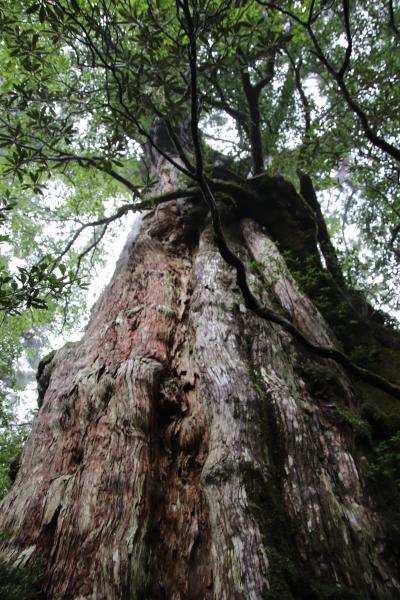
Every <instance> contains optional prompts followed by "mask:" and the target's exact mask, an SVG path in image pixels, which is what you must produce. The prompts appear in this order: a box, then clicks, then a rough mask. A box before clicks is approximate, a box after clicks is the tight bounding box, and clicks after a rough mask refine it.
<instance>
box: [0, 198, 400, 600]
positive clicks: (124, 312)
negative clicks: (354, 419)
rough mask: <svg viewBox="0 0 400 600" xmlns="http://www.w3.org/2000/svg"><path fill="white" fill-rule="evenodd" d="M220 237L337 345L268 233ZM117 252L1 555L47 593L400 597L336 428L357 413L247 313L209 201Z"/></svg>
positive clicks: (56, 371)
mask: <svg viewBox="0 0 400 600" xmlns="http://www.w3.org/2000/svg"><path fill="white" fill-rule="evenodd" d="M225 228H226V232H227V237H228V239H229V243H230V244H231V246H232V248H234V249H235V251H236V252H237V253H238V254H239V255H240V256H241V258H242V260H244V261H246V262H247V263H248V264H249V265H250V266H251V264H252V263H253V264H254V261H257V263H256V264H257V273H255V274H253V275H251V282H252V286H253V290H254V292H255V293H256V294H258V295H260V296H261V297H262V298H263V300H264V302H266V303H271V304H273V305H274V306H275V307H277V308H278V309H282V310H285V311H286V312H287V313H289V314H290V315H291V317H292V319H293V321H294V322H295V324H296V325H297V327H298V328H299V329H301V330H302V331H303V332H304V333H305V334H306V335H307V336H308V337H309V338H310V339H312V340H313V341H314V342H317V343H321V344H324V345H329V344H333V343H334V339H333V335H332V333H331V331H330V329H329V327H328V326H327V324H326V323H325V321H324V320H323V318H322V317H321V315H320V314H319V313H318V311H317V310H316V309H315V308H314V306H313V305H312V303H311V302H310V300H309V299H308V298H307V297H305V296H304V295H303V294H302V293H301V292H300V290H299V289H298V287H297V284H296V283H295V281H294V279H293V278H292V276H291V275H290V274H289V272H288V270H287V268H286V266H285V263H284V261H283V259H282V258H281V256H280V254H279V252H278V250H277V248H276V247H275V245H274V244H273V243H272V241H271V240H270V238H269V237H268V235H267V234H266V232H265V231H263V230H262V229H261V228H260V227H259V225H258V224H257V223H256V222H255V221H253V220H251V219H242V220H241V221H234V220H232V219H231V220H230V221H229V220H228V221H227V222H226V223H225ZM129 244H130V245H128V247H126V249H125V251H124V252H123V255H122V257H121V259H120V261H119V264H118V266H117V269H116V273H115V275H114V277H113V279H112V281H111V283H110V284H109V286H108V288H107V289H106V291H105V292H104V294H103V295H102V297H101V298H100V300H99V301H98V302H97V304H96V305H95V307H94V309H93V311H92V316H91V320H90V323H89V325H88V328H87V330H86V332H85V335H84V337H83V339H82V340H81V341H80V342H79V343H76V344H70V345H67V346H65V347H64V348H62V349H61V350H59V351H58V352H56V353H55V355H54V357H53V358H52V360H51V362H49V363H48V364H47V365H46V366H45V367H44V369H43V370H42V382H43V381H45V383H46V385H47V388H46V389H45V390H43V391H44V397H43V402H42V405H41V408H40V411H39V414H38V416H37V418H36V419H35V422H34V424H33V428H32V433H31V436H30V438H29V441H28V443H27V445H26V448H25V450H24V454H23V459H22V464H21V468H20V470H19V473H18V476H17V480H16V482H15V484H14V486H13V488H12V490H11V492H10V493H9V495H8V496H7V497H6V498H5V499H4V500H3V503H2V505H1V514H0V528H1V529H2V530H4V531H5V532H6V535H5V536H4V539H3V540H2V542H1V554H2V557H3V559H4V560H6V561H7V562H8V563H10V564H13V565H16V566H24V565H27V564H31V563H32V562H34V561H35V560H36V559H42V560H44V563H45V576H44V580H43V585H44V590H45V597H46V598H48V599H52V600H53V599H56V598H63V599H71V600H72V599H74V600H89V599H90V600H103V599H104V600H113V599H115V600H116V599H128V598H132V599H136V598H137V599H142V598H151V599H158V598H167V599H169V598H171V599H174V600H178V599H181V600H184V599H190V600H191V599H199V600H200V599H207V598H209V599H217V600H232V599H243V600H244V599H246V600H258V599H261V598H333V597H337V598H339V597H351V596H349V595H347V596H345V594H349V593H350V591H351V590H353V591H354V593H359V594H360V596H359V597H361V598H366V599H368V598H394V597H396V594H400V586H399V582H398V580H396V578H395V575H394V572H395V571H394V570H393V567H392V566H390V565H389V563H388V562H387V560H386V556H385V537H384V529H383V525H382V521H381V518H380V517H379V515H378V514H377V513H376V512H375V510H374V507H373V504H372V501H371V498H370V497H369V494H368V493H367V491H366V486H365V472H364V471H365V467H364V463H365V460H363V457H362V456H361V455H360V453H357V452H355V448H354V439H353V433H352V431H351V429H350V428H349V427H348V426H347V425H346V424H343V423H338V422H337V420H335V419H334V418H333V413H334V410H335V406H336V404H337V403H340V404H341V405H344V406H347V407H350V408H352V407H354V406H355V405H356V398H355V395H354V391H353V387H352V384H351V382H350V381H349V379H348V377H347V375H346V373H345V372H344V371H343V370H342V369H341V368H339V367H338V366H337V365H335V364H334V363H333V362H329V361H322V360H320V361H318V360H316V359H315V357H309V356H306V355H305V354H304V351H303V350H302V349H301V348H299V347H297V346H296V344H295V343H294V341H293V339H292V338H291V337H290V336H289V335H288V334H287V333H285V332H284V331H283V330H282V329H281V328H280V327H278V326H276V325H273V324H270V323H268V322H265V321H261V320H260V319H259V318H258V317H256V316H254V315H253V314H250V313H249V312H248V311H247V310H246V309H245V307H244V305H243V301H242V298H241V294H240V291H239V289H238V288H237V285H236V283H235V274H234V272H233V271H232V270H231V269H230V268H229V267H227V266H226V264H225V263H224V261H223V260H222V258H221V256H220V255H219V253H218V251H217V249H216V247H215V245H214V241H213V233H212V229H211V226H210V224H209V222H208V221H207V218H206V217H205V216H204V212H203V211H202V210H201V207H200V208H199V207H198V208H197V209H196V207H192V208H188V205H184V204H182V203H179V202H169V203H166V204H164V205H162V206H160V207H159V208H158V209H157V210H156V211H154V212H152V213H150V214H147V215H146V216H144V217H143V219H142V223H141V226H140V231H139V234H138V236H137V237H136V238H135V239H133V240H131V241H130V243H129ZM260 264H262V265H263V267H262V269H263V275H264V276H263V278H262V280H260V277H259V275H258V271H259V269H260ZM313 369H314V370H315V369H317V370H319V372H321V371H322V372H323V373H325V376H326V380H327V382H328V383H327V386H328V388H329V389H330V390H331V393H327V394H326V397H323V398H321V397H320V396H319V397H316V396H315V394H313V391H312V386H310V385H309V381H308V379H307V378H308V377H309V376H310V373H312V372H313ZM307 374H308V375H307ZM329 382H331V383H329ZM334 593H336V594H337V595H336V596H334V595H333V594H334ZM340 594H343V595H340ZM353 597H356V596H353Z"/></svg>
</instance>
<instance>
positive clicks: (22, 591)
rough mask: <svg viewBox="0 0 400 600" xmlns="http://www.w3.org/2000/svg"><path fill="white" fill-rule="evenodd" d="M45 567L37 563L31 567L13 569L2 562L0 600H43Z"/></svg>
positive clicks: (0, 566) (0, 567) (0, 564)
mask: <svg viewBox="0 0 400 600" xmlns="http://www.w3.org/2000/svg"><path fill="white" fill-rule="evenodd" d="M43 573H44V567H43V565H42V564H41V563H40V562H36V563H35V564H33V565H32V566H29V567H11V566H9V565H7V564H6V563H4V562H0V598H1V599H2V600H42V599H44V597H45V596H44V593H43V590H42V585H41V584H42V580H43Z"/></svg>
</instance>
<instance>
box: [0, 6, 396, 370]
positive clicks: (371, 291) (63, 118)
mask: <svg viewBox="0 0 400 600" xmlns="http://www.w3.org/2000/svg"><path fill="white" fill-rule="evenodd" d="M399 13H400V9H399V7H397V6H396V4H395V3H394V2H391V1H390V2H387V1H386V0H385V1H381V2H372V1H370V0H368V1H366V2H363V3H358V2H354V1H350V0H320V1H311V0H307V2H299V1H297V0H283V1H279V0H277V1H276V2H266V1H264V0H249V1H246V0H208V1H206V0H176V1H174V0H100V1H96V2H91V1H88V0H41V1H39V2H36V1H34V0H33V1H31V2H20V1H15V0H13V1H11V0H1V2H0V24H1V30H2V40H1V42H0V61H1V64H2V75H1V78H0V90H1V94H0V103H1V112H0V152H1V154H0V168H1V171H2V179H1V183H0V186H1V187H0V194H1V195H0V203H1V204H0V220H1V225H2V228H3V234H2V237H1V241H2V243H3V245H4V252H3V253H2V257H1V264H0V266H1V273H0V278H1V288H0V309H1V310H2V313H3V315H4V318H3V330H4V331H9V332H10V333H9V334H7V335H8V337H7V335H6V336H5V338H7V339H10V336H11V338H12V339H13V340H14V342H13V344H14V345H13V344H11V346H13V348H14V349H13V359H14V358H15V355H16V354H18V339H19V332H20V331H21V330H24V329H25V330H26V328H29V327H30V326H31V322H32V321H31V319H32V318H34V319H36V320H37V319H39V320H40V321H42V322H46V321H47V322H52V321H53V320H54V319H55V318H56V317H55V315H56V314H60V313H61V309H62V305H63V301H64V300H65V298H67V297H69V298H70V301H69V304H70V307H72V310H73V309H74V307H75V310H77V309H78V308H79V299H76V298H79V297H78V296H75V300H74V299H73V298H74V297H73V296H71V292H72V291H75V293H76V290H77V289H78V290H79V288H82V287H83V288H84V287H85V285H86V283H87V281H88V278H89V277H90V268H91V261H93V260H94V259H96V256H98V255H100V254H101V244H102V242H103V241H104V239H105V238H106V234H107V232H108V230H109V228H110V225H111V224H112V223H115V222H116V221H117V220H118V219H119V218H120V217H121V216H122V215H124V214H126V213H127V212H129V211H138V210H142V209H143V208H146V207H151V206H154V205H155V204H157V202H160V201H162V200H163V199H165V198H162V197H159V196H158V195H157V193H156V191H155V190H156V188H155V187H154V186H155V181H154V173H153V172H152V170H151V168H150V165H149V156H150V155H151V152H152V151H156V152H160V153H161V154H163V155H164V157H165V159H166V161H167V162H169V164H171V165H172V166H174V168H176V169H177V170H178V171H179V173H180V185H179V189H178V190H177V191H176V193H175V195H176V196H181V197H185V195H187V190H188V189H190V190H193V189H199V190H201V191H202V193H203V195H204V194H205V197H207V189H210V190H213V191H217V192H218V193H224V194H229V189H228V188H227V186H226V185H225V186H224V185H223V184H222V183H221V182H220V181H219V180H218V177H217V176H216V172H215V169H214V167H215V164H216V162H218V161H220V162H222V163H223V164H224V165H225V166H226V167H227V168H229V169H230V170H231V171H232V173H233V176H232V185H233V184H235V185H239V186H240V185H242V184H241V183H240V182H242V183H243V182H245V181H246V179H247V178H249V177H250V178H254V177H257V176H259V175H260V174H261V173H263V172H264V171H266V172H267V173H269V174H279V175H282V176H284V177H285V178H286V179H288V180H289V181H291V182H292V183H293V185H294V186H295V187H296V188H297V189H298V190H300V191H302V193H303V192H304V193H305V187H304V185H306V184H307V182H308V183H310V182H311V184H312V188H313V190H316V191H317V196H315V194H314V202H315V205H314V208H315V211H316V213H318V214H319V216H320V219H319V222H320V223H321V224H322V223H323V216H322V214H323V213H324V215H325V217H326V219H327V222H328V225H329V226H330V234H331V236H332V237H333V240H334V242H336V244H337V247H336V250H335V249H334V248H333V246H332V245H331V244H330V236H329V234H328V232H327V230H326V231H325V230H324V229H323V225H321V228H320V231H321V239H319V245H320V250H321V254H322V255H323V257H324V260H325V262H326V263H327V266H328V268H330V270H331V271H332V272H335V273H336V276H340V277H344V278H345V279H346V281H348V283H349V284H351V285H352V286H353V287H358V288H360V289H361V290H363V291H364V292H365V293H366V294H367V297H368V299H369V300H370V301H372V302H375V304H376V305H380V306H384V307H386V309H387V308H388V307H389V308H390V309H392V310H396V309H397V308H398V296H397V294H396V287H395V286H396V278H397V277H398V274H399V258H400V245H399V236H400V201H399V197H398V194H397V187H398V179H399V165H398V161H399V158H400V149H399V136H398V134H399V120H398V105H399V91H398V89H399V88H398V86H396V84H397V83H398V78H399V73H400V54H399V53H398V52H396V49H397V46H398V43H399V29H398V26H397V24H398V20H399V18H400V14H399ZM157 124H158V125H159V124H162V126H163V128H164V132H165V135H167V136H168V137H169V148H173V151H168V150H166V149H165V148H166V147H167V146H165V144H164V143H163V142H162V140H160V139H159V135H158V134H157V131H159V129H157ZM302 183H303V188H302ZM168 197H170V196H168ZM317 198H318V200H317ZM321 207H322V209H321ZM211 208H212V206H211ZM317 216H318V215H317ZM349 231H350V232H351V233H352V237H351V239H350V237H349V234H348V232H349ZM71 298H72V299H71ZM39 313H40V316H38V314H39ZM72 314H74V313H72ZM21 323H22V325H21ZM7 328H8V329H7Z"/></svg>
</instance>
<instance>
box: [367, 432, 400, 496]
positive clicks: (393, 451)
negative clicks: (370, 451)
mask: <svg viewBox="0 0 400 600" xmlns="http://www.w3.org/2000/svg"><path fill="white" fill-rule="evenodd" d="M370 470H371V474H372V475H373V476H381V477H382V476H383V477H385V478H389V479H391V480H393V481H394V482H395V484H396V486H397V487H398V488H399V490H400V430H399V431H397V433H395V434H394V435H393V436H392V437H390V438H389V439H387V440H385V441H382V442H380V443H379V444H378V445H377V446H376V447H375V449H374V457H373V460H372V462H371V465H370Z"/></svg>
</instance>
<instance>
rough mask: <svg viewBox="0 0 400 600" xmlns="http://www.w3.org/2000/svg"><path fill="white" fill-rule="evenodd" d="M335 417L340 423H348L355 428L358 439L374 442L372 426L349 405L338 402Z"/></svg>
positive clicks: (369, 442)
mask: <svg viewBox="0 0 400 600" xmlns="http://www.w3.org/2000/svg"><path fill="white" fill-rule="evenodd" d="M334 419H335V420H336V421H337V422H338V423H340V424H346V425H348V426H349V427H351V429H352V430H353V432H354V434H355V438H356V441H363V442H368V444H371V443H372V440H371V428H370V426H369V424H368V423H367V421H365V420H364V419H363V418H362V417H361V416H360V415H358V414H357V413H355V412H354V411H352V410H350V409H349V408H348V407H346V406H343V405H342V404H338V405H336V407H335V413H334Z"/></svg>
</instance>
